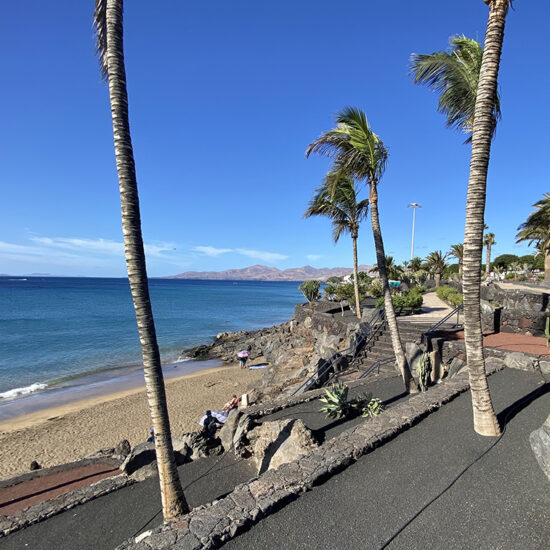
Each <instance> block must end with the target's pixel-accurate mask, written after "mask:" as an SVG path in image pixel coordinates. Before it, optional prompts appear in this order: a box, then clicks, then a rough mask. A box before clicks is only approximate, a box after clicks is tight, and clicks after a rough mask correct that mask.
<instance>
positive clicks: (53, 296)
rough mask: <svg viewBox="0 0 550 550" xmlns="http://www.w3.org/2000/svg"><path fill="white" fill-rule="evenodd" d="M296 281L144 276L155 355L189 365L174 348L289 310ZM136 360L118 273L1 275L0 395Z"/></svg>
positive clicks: (63, 382) (101, 379)
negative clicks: (91, 275) (156, 347)
mask: <svg viewBox="0 0 550 550" xmlns="http://www.w3.org/2000/svg"><path fill="white" fill-rule="evenodd" d="M298 284H299V283H295V282H263V281H198V280H182V279H151V280H150V281H149V287H150V294H151V303H152V306H153V313H154V316H155V324H156V330H157V339H158V342H159V347H160V351H161V357H162V361H163V364H164V365H165V366H166V365H169V366H170V367H173V368H174V369H175V371H174V373H177V374H184V373H185V369H187V370H189V369H190V368H191V367H190V366H189V365H185V364H183V363H184V362H185V359H186V358H185V357H181V351H182V349H183V348H187V347H191V346H194V345H198V344H202V343H208V342H211V341H212V338H213V337H214V336H215V335H216V334H218V333H220V332H225V331H236V330H253V329H257V328H261V327H265V326H271V325H274V324H277V323H281V322H284V321H286V320H288V319H289V318H290V317H291V316H292V313H293V310H294V306H295V304H296V303H297V302H299V301H303V296H302V295H301V293H300V292H299V291H298V288H297V287H298ZM178 359H179V362H178ZM140 366H141V349H140V345H139V339H138V334H137V328H136V321H135V316H134V310H133V306H132V300H131V296H130V289H129V284H128V280H127V279H101V278H69V277H0V403H2V401H3V402H6V401H8V400H9V401H13V400H14V399H17V398H20V397H21V396H25V395H28V394H31V393H32V394H34V393H37V392H38V393H42V392H47V391H51V390H52V389H55V388H61V387H65V388H67V387H68V386H79V385H82V383H83V382H84V383H85V384H87V385H90V384H99V383H103V384H104V383H105V382H106V381H108V380H109V379H110V378H113V379H117V380H119V381H120V380H121V379H122V378H124V377H128V376H135V373H136V372H137V371H139V370H140ZM205 366H212V365H211V363H206V365H205ZM191 370H193V369H191ZM195 370H196V366H195ZM132 373H133V374H132ZM140 376H142V375H141V374H140ZM73 393H74V392H73ZM52 397H53V395H52ZM55 403H57V401H55ZM0 416H1V415H0Z"/></svg>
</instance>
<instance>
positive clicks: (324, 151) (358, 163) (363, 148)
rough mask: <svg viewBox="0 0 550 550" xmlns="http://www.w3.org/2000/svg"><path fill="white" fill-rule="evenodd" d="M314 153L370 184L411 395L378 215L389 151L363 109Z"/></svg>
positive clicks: (395, 341)
mask: <svg viewBox="0 0 550 550" xmlns="http://www.w3.org/2000/svg"><path fill="white" fill-rule="evenodd" d="M311 153H318V154H321V155H324V156H327V157H329V158H331V159H332V161H333V168H334V169H335V170H336V171H343V172H344V173H346V174H349V176H350V177H352V178H355V179H356V180H359V181H361V180H362V181H365V182H366V183H367V184H368V185H369V202H370V208H371V222H372V232H373V236H374V245H375V249H376V261H377V264H378V272H379V275H380V281H381V283H382V290H383V295H384V303H385V308H386V316H387V320H388V326H389V329H390V334H391V340H392V346H393V351H394V353H395V358H396V362H397V367H398V369H399V371H400V372H401V375H402V377H403V382H404V384H405V388H406V389H407V390H408V391H410V392H415V391H418V388H417V386H416V382H415V381H414V378H413V377H412V375H411V371H410V368H409V364H408V362H407V358H406V357H405V354H404V353H403V346H402V344H401V340H400V338H399V329H398V327H397V319H396V317H395V310H394V308H393V303H392V297H391V292H390V286H389V284H388V274H387V271H386V257H385V253H384V241H383V240H382V231H381V228H380V217H379V214H378V183H379V181H380V179H381V177H382V175H383V173H384V169H385V166H386V161H387V158H388V152H387V150H386V148H385V147H384V144H383V143H382V140H381V139H380V138H379V137H378V136H377V135H376V134H375V133H374V132H373V131H372V130H371V128H370V126H369V123H368V121H367V117H366V116H365V113H364V112H363V111H361V110H360V109H355V108H353V107H346V108H345V109H343V110H342V111H341V112H340V113H339V114H338V115H337V116H336V127H335V128H333V129H332V130H329V131H327V132H325V133H324V134H322V135H321V136H320V137H319V138H317V139H316V140H315V141H314V142H313V143H311V144H310V145H309V147H308V148H307V151H306V156H307V157H309V155H310V154H311Z"/></svg>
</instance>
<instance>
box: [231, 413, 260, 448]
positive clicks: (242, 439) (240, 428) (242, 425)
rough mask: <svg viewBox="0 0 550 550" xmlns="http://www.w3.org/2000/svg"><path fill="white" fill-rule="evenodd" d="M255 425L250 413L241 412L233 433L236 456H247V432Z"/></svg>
mask: <svg viewBox="0 0 550 550" xmlns="http://www.w3.org/2000/svg"><path fill="white" fill-rule="evenodd" d="M255 426H256V423H255V422H254V420H252V418H251V417H250V415H248V414H243V415H242V416H241V417H240V418H239V420H238V422H237V427H236V428H235V433H234V434H233V449H234V451H235V454H236V455H237V456H242V457H245V458H247V457H249V456H250V450H249V448H248V443H249V439H248V434H249V432H250V431H251V430H252V429H253V428H254V427H255Z"/></svg>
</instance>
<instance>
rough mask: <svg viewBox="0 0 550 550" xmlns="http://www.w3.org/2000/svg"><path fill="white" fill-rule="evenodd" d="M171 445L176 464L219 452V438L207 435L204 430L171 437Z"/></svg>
mask: <svg viewBox="0 0 550 550" xmlns="http://www.w3.org/2000/svg"><path fill="white" fill-rule="evenodd" d="M172 445H173V447H174V455H175V457H176V462H177V463H178V465H179V464H185V463H186V462H190V461H192V460H197V459H198V458H204V457H205V456H210V455H216V454H220V453H221V441H220V439H219V438H217V437H209V436H208V435H207V434H206V433H205V432H191V433H184V434H182V436H181V437H179V438H177V437H173V438H172Z"/></svg>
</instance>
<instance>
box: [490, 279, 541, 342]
mask: <svg viewBox="0 0 550 550" xmlns="http://www.w3.org/2000/svg"><path fill="white" fill-rule="evenodd" d="M549 297H550V294H549V293H546V292H536V291H531V290H528V289H525V290H523V289H522V290H512V289H504V288H502V287H501V286H500V285H498V284H491V285H489V286H482V287H481V298H482V317H483V319H484V328H487V329H489V330H492V327H491V324H492V315H494V312H495V306H497V305H498V306H500V308H502V309H501V310H500V330H502V331H503V332H517V333H522V334H531V335H533V336H544V329H545V324H546V317H547V309H548V298H549ZM497 309H498V307H497Z"/></svg>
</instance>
